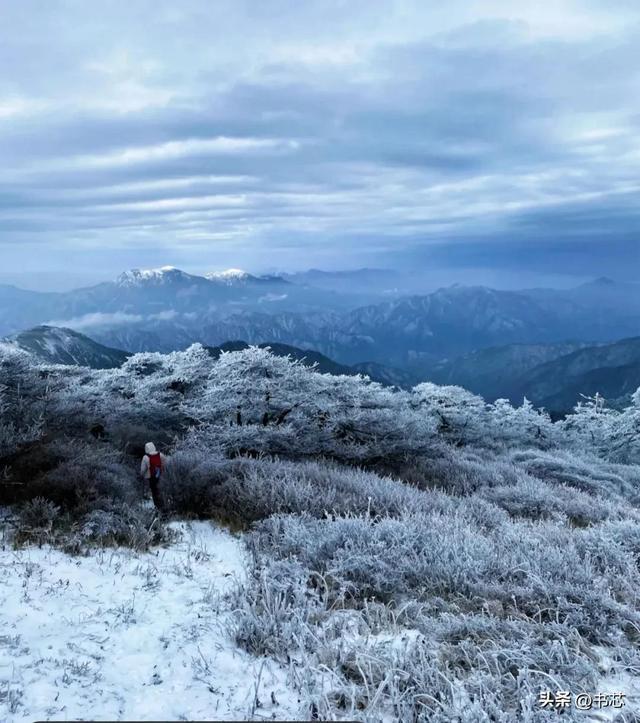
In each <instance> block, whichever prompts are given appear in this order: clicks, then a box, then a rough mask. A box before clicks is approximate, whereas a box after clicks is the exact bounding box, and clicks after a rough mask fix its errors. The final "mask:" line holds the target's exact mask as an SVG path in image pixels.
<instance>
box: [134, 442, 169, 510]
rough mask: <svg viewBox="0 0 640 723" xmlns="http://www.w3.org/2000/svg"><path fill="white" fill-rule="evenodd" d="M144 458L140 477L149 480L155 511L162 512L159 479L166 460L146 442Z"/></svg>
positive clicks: (162, 505) (162, 504) (151, 444)
mask: <svg viewBox="0 0 640 723" xmlns="http://www.w3.org/2000/svg"><path fill="white" fill-rule="evenodd" d="M144 452H145V454H144V457H143V458H142V463H141V464H140V475H141V477H143V478H144V479H147V480H149V486H150V487H151V496H152V497H153V504H154V505H155V506H156V509H158V510H160V511H162V510H163V509H164V503H163V501H162V493H161V492H160V478H161V477H162V472H163V470H164V466H165V464H166V461H167V458H166V457H165V456H164V454H160V452H158V450H157V449H156V446H155V444H154V443H153V442H147V443H146V444H145V445H144Z"/></svg>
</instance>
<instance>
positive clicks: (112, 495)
mask: <svg viewBox="0 0 640 723" xmlns="http://www.w3.org/2000/svg"><path fill="white" fill-rule="evenodd" d="M0 370H2V377H0V385H1V386H0V402H1V403H0V412H1V417H0V469H3V468H6V469H7V470H9V471H8V472H7V475H6V479H4V480H3V481H0V493H1V495H2V499H0V502H2V503H5V504H7V503H14V502H16V503H21V504H23V505H25V503H26V504H27V506H25V507H23V521H24V520H28V521H30V524H33V522H34V520H35V521H36V522H37V529H38V530H41V531H42V530H45V531H53V532H54V533H55V531H56V529H64V531H65V534H67V535H69V534H72V533H73V534H74V535H76V539H77V540H78V541H79V542H78V544H86V543H88V542H92V543H93V544H129V545H133V546H138V547H144V546H146V545H149V544H155V543H158V542H160V541H162V540H163V539H164V536H163V533H162V528H161V527H160V526H159V525H158V526H156V523H155V522H154V519H153V517H152V516H151V517H150V516H148V514H147V513H146V512H144V510H141V509H140V508H139V506H138V505H137V502H138V500H139V498H140V494H139V488H138V483H137V481H136V475H135V469H136V465H137V463H138V460H139V455H140V454H141V453H142V445H143V444H144V442H145V441H147V440H148V439H153V440H154V441H156V443H157V444H160V445H161V446H162V447H163V449H164V450H165V451H167V452H168V453H169V455H170V462H169V465H168V467H167V470H166V474H165V478H164V486H165V492H166V495H167V498H168V500H169V502H170V505H171V507H172V509H173V511H174V512H175V513H176V514H180V515H196V516H200V517H203V518H207V517H209V518H215V519H218V520H221V521H224V522H225V523H228V524H230V525H232V526H233V527H234V529H240V530H244V531H246V532H247V535H246V539H247V542H248V545H249V549H250V551H251V553H252V554H251V559H252V566H251V569H250V574H249V576H248V580H247V581H246V582H245V583H243V584H241V585H239V586H238V587H237V589H236V590H235V593H234V595H235V608H236V615H235V616H234V618H233V622H232V634H233V635H234V636H235V639H236V640H237V642H238V643H239V644H240V645H242V646H243V647H244V648H246V649H247V650H249V651H251V652H252V653H254V654H256V655H263V654H267V655H271V656H274V657H276V658H278V659H280V660H282V661H283V662H286V663H288V664H289V665H290V666H291V671H292V672H291V675H292V682H293V684H294V685H296V686H297V688H298V690H299V692H300V696H301V699H303V700H306V701H307V703H308V705H309V711H310V716H311V717H313V716H316V717H327V718H330V719H339V718H341V717H342V718H345V719H356V720H363V721H370V722H371V723H373V722H374V721H379V720H382V719H386V720H398V721H425V722H426V721H436V722H438V721H440V722H442V723H444V722H445V721H447V722H448V721H454V720H455V721H459V722H461V723H463V722H468V723H471V721H473V722H474V723H475V722H476V721H501V722H503V723H511V722H515V721H546V720H556V718H557V713H556V712H555V711H546V710H544V709H541V708H540V707H539V705H538V704H537V696H538V693H539V692H540V691H541V690H551V691H556V690H571V691H573V692H574V693H577V692H580V691H585V692H591V693H593V692H596V691H597V690H598V685H599V681H601V680H602V676H603V675H614V674H616V673H620V672H625V673H630V674H632V675H636V674H637V670H638V666H639V665H640V658H639V654H638V653H637V650H638V643H639V642H640V611H639V610H638V595H639V592H640V573H639V566H638V561H639V560H640V517H639V512H638V503H639V501H640V494H639V490H640V466H639V465H640V442H639V440H640V393H636V394H635V395H634V396H633V398H632V403H631V405H630V406H629V407H628V408H627V409H623V410H621V411H615V410H608V409H606V408H604V407H603V406H602V401H601V400H600V399H598V398H596V399H582V400H581V401H580V402H579V403H578V404H577V406H576V409H575V412H574V413H573V414H571V415H568V416H567V417H566V418H565V419H563V420H560V421H556V422H553V421H552V420H551V419H550V418H549V416H548V415H547V414H546V413H545V412H544V411H542V410H537V409H535V408H533V407H532V405H531V404H529V403H528V402H527V401H526V400H524V402H523V404H522V405H520V406H513V405H511V404H510V403H508V402H506V401H505V400H498V401H496V402H494V403H491V404H487V403H486V402H485V401H484V400H482V399H481V398H480V397H477V396H475V395H473V394H471V393H469V392H467V391H465V390H463V389H461V388H459V387H439V386H436V385H434V384H420V385H419V386H417V387H415V388H414V389H412V390H411V391H400V390H396V389H391V388H386V387H383V386H381V385H379V384H376V383H372V382H371V381H369V380H368V379H366V378H362V377H340V376H329V375H324V374H319V373H317V372H315V371H313V370H312V369H309V368H307V367H304V366H302V365H301V364H298V363H296V362H295V361H292V360H289V359H285V358H281V357H275V356H273V355H271V354H270V353H269V352H268V351H267V350H264V349H257V348H249V349H246V350H243V351H239V352H230V353H224V354H222V356H221V357H220V358H219V359H218V360H216V359H214V358H212V357H211V356H210V355H209V353H208V352H207V350H206V349H204V348H203V347H201V346H198V345H195V346H192V347H191V348H189V349H187V350H186V351H184V352H175V353H172V354H167V355H161V354H137V355H135V356H133V357H131V358H130V359H129V360H128V361H127V362H126V363H125V364H124V365H123V366H122V367H121V368H119V369H113V370H104V371H92V370H88V369H83V368H78V367H74V368H69V367H64V368H63V367H55V366H50V367H35V366H34V365H33V364H31V362H30V361H29V359H28V358H27V357H25V356H24V355H20V354H18V353H15V352H14V351H12V350H10V349H7V348H2V349H0ZM16 482H19V484H15V483H16ZM36 498H39V499H37V500H36ZM40 498H42V499H40ZM25 524H26V523H25ZM65 525H66V527H65ZM603 650H605V651H606V655H607V657H608V659H609V661H610V662H608V663H607V662H605V658H604V656H603ZM627 712H628V711H627ZM581 715H582V714H578V713H576V712H575V711H571V710H568V711H566V712H565V714H564V715H563V720H572V719H576V720H583V718H581V717H580V716H581ZM576 716H577V717H576Z"/></svg>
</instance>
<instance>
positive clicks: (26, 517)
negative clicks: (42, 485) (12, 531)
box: [19, 497, 60, 530]
mask: <svg viewBox="0 0 640 723" xmlns="http://www.w3.org/2000/svg"><path fill="white" fill-rule="evenodd" d="M59 516H60V508H59V507H58V506H57V505H55V504H54V503H53V502H52V501H51V500H47V499H45V498H44V497H36V498H35V499H33V500H30V501H29V502H25V504H24V505H23V506H22V508H21V509H20V516H19V523H20V525H21V526H23V527H27V528H30V529H34V530H51V528H52V527H53V525H54V523H55V521H56V520H57V519H58V517H59Z"/></svg>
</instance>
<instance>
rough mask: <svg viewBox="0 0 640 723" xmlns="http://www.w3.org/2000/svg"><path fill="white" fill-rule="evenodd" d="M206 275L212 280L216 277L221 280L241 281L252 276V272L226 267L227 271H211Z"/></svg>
mask: <svg viewBox="0 0 640 723" xmlns="http://www.w3.org/2000/svg"><path fill="white" fill-rule="evenodd" d="M205 276H206V278H207V279H211V280H212V281H215V280H216V279H218V280H221V281H240V280H246V279H248V278H250V276H251V274H250V273H249V272H248V271H243V270H242V269H226V270H225V271H210V272H209V273H208V274H205Z"/></svg>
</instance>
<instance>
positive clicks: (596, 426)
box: [561, 394, 620, 456]
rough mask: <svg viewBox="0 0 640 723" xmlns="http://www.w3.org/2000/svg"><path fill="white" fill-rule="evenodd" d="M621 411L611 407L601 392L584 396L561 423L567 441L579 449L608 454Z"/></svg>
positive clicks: (603, 454)
mask: <svg viewBox="0 0 640 723" xmlns="http://www.w3.org/2000/svg"><path fill="white" fill-rule="evenodd" d="M619 417H620V413H619V412H617V411H615V410H613V409H609V408H608V407H606V405H605V400H604V399H603V397H602V396H600V395H599V394H596V395H595V396H593V397H588V396H584V395H583V398H582V400H581V401H579V402H578V404H577V405H576V406H575V407H574V410H573V413H572V414H569V415H567V417H566V418H565V419H564V421H563V422H562V423H561V428H562V430H563V431H564V432H565V434H566V438H567V441H568V442H569V444H572V445H573V446H574V447H577V448H578V449H588V450H591V451H593V452H595V453H596V454H599V455H602V456H607V455H608V454H609V452H610V451H611V449H610V447H611V439H612V434H613V432H614V429H615V427H616V426H617V425H618V424H619Z"/></svg>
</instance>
